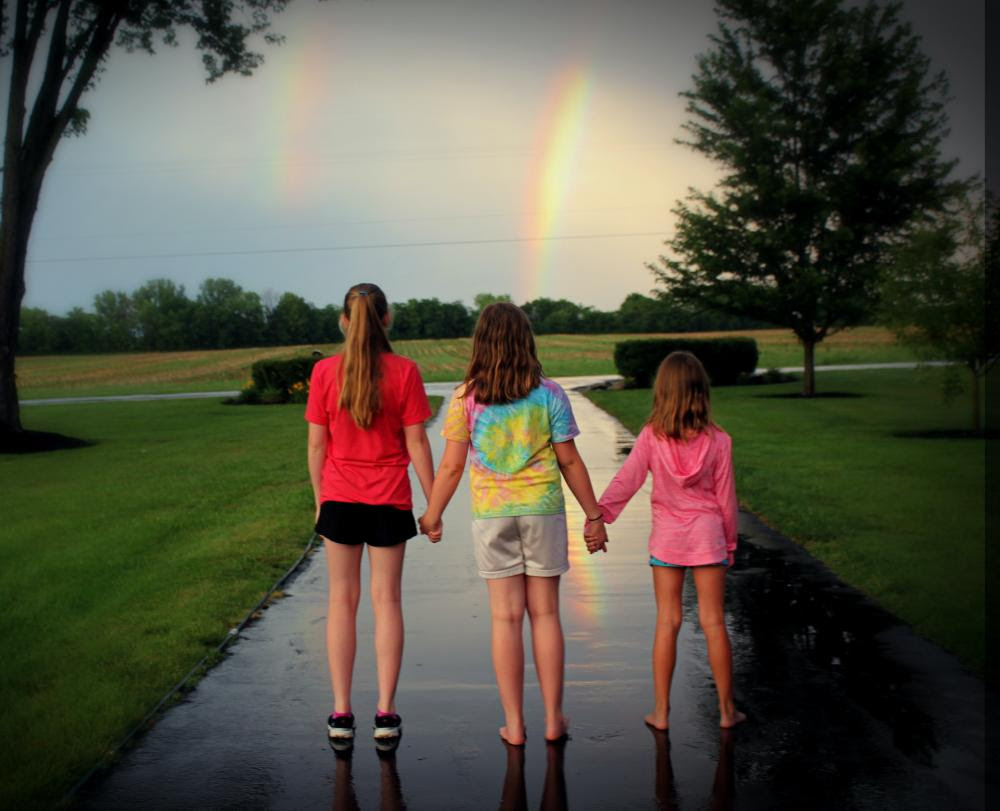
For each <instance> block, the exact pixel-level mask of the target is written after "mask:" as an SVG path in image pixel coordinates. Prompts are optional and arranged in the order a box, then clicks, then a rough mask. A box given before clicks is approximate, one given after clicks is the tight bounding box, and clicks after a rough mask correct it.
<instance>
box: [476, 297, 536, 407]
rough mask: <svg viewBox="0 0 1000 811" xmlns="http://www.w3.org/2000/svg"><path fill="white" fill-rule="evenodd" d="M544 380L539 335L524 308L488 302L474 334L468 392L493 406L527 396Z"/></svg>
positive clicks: (507, 302)
mask: <svg viewBox="0 0 1000 811" xmlns="http://www.w3.org/2000/svg"><path fill="white" fill-rule="evenodd" d="M541 382H542V364H541V363H539V362H538V355H537V354H536V353H535V336H534V333H532V331H531V322H530V321H529V320H528V316H527V315H525V314H524V310H522V309H521V308H520V307H517V306H516V305H514V304H511V303H510V302H509V301H497V302H494V303H493V304H489V305H487V306H486V307H485V308H484V309H483V311H482V313H480V314H479V320H478V321H476V329H475V332H473V334H472V358H471V359H470V360H469V367H468V369H467V370H466V372H465V391H466V392H473V393H474V394H475V397H476V401H477V402H480V403H486V404H487V405H491V404H494V403H512V402H513V401H514V400H520V399H521V398H522V397H526V396H527V395H528V393H529V392H530V391H531V390H532V389H536V388H538V386H539V385H541Z"/></svg>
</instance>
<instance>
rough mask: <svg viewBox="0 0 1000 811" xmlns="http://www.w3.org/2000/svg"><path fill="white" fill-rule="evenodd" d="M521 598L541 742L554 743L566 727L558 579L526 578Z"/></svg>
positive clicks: (563, 650) (563, 649)
mask: <svg viewBox="0 0 1000 811" xmlns="http://www.w3.org/2000/svg"><path fill="white" fill-rule="evenodd" d="M525 595H526V602H527V605H528V619H529V620H530V621H531V648H532V652H533V653H534V655H535V671H536V672H537V674H538V685H539V687H540V688H541V691H542V701H543V702H544V704H545V739H546V740H548V741H554V740H558V739H559V738H561V737H562V736H563V735H565V734H566V728H567V726H568V724H567V722H566V718H565V716H564V715H563V711H562V699H563V671H564V668H565V659H566V653H565V645H564V643H563V630H562V624H561V623H560V621H559V576H558V575H556V576H555V577H526V578H525Z"/></svg>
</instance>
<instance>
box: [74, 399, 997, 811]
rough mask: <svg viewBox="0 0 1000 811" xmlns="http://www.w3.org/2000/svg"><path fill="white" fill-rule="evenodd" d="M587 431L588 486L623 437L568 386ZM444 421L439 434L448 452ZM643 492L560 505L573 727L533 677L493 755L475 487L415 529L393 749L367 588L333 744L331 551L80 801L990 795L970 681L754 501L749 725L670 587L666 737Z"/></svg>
mask: <svg viewBox="0 0 1000 811" xmlns="http://www.w3.org/2000/svg"><path fill="white" fill-rule="evenodd" d="M571 397H572V402H573V407H574V409H575V412H576V414H577V418H578V421H579V423H580V427H581V429H582V431H583V434H582V436H581V437H580V438H579V439H578V445H579V447H580V449H581V452H582V454H583V456H584V459H585V460H586V462H587V464H588V467H589V468H590V471H591V476H592V478H593V480H594V485H595V487H596V488H597V489H598V491H600V490H601V489H603V487H604V485H605V484H606V483H607V482H608V481H609V480H610V478H611V476H612V475H613V474H614V473H615V471H616V470H617V469H618V467H619V465H620V463H621V460H622V458H623V457H622V453H623V452H624V451H623V449H624V448H625V447H627V445H628V443H629V442H630V437H629V436H628V434H627V433H625V432H624V431H623V430H622V429H621V427H620V426H619V424H618V423H617V422H616V421H614V420H613V419H611V418H610V417H608V416H607V415H605V414H604V413H603V412H601V411H600V410H598V409H597V408H595V407H594V406H592V405H590V403H589V402H588V401H586V400H585V399H584V398H582V397H581V396H579V395H576V394H573V395H571ZM437 433H438V431H437V425H436V424H435V425H433V426H432V427H431V429H430V434H431V436H432V442H433V443H434V446H435V453H436V454H437V455H440V448H441V440H440V438H439V437H438V436H437ZM649 486H650V485H649V482H647V484H646V486H645V488H644V491H643V492H642V493H640V494H639V495H638V496H637V497H636V498H635V499H634V500H633V502H632V504H630V505H629V507H628V508H627V509H626V511H625V512H624V513H623V515H622V517H621V518H620V519H619V520H618V522H616V523H615V524H614V525H613V526H612V527H611V528H610V536H611V544H610V546H609V549H610V550H611V551H610V552H609V553H608V554H607V555H595V556H593V557H590V556H588V555H587V554H586V550H585V547H584V545H583V542H582V539H581V537H580V530H581V525H582V516H581V514H580V512H579V510H577V509H575V502H572V498H571V497H568V501H569V502H570V513H569V523H570V528H571V542H570V545H571V563H572V567H573V568H572V570H571V571H570V572H569V573H568V574H567V575H566V576H564V578H563V589H562V605H563V618H564V626H565V630H566V660H567V670H566V676H567V684H566V708H567V712H568V714H569V716H570V717H571V719H572V739H571V740H570V741H569V742H568V743H566V744H565V745H564V746H561V747H554V746H546V745H545V743H544V742H543V741H542V739H541V733H540V730H541V726H542V709H541V701H540V698H539V696H538V691H537V685H536V683H535V681H534V676H533V672H532V671H531V669H530V655H529V657H528V661H529V670H528V673H527V685H526V713H527V724H528V743H527V745H526V747H525V748H524V749H523V750H518V749H513V748H508V747H505V746H504V745H503V744H502V743H501V741H500V740H499V738H498V737H497V732H496V730H497V727H498V726H499V724H500V723H501V716H500V707H499V701H498V699H497V694H496V687H495V683H494V680H493V672H492V666H491V663H490V651H489V612H488V603H487V598H486V588H485V586H484V585H483V583H482V581H481V580H480V579H479V577H478V576H477V574H476V570H475V563H474V560H473V555H472V550H471V546H470V542H469V535H468V526H469V505H468V489H467V486H466V485H464V484H463V486H462V488H461V489H460V490H459V492H458V493H457V494H456V497H455V499H454V500H453V502H452V506H451V507H449V510H448V512H447V514H446V516H445V538H444V540H443V542H442V543H441V544H439V545H437V546H432V545H431V544H430V543H428V542H427V541H426V539H424V538H417V539H414V540H413V541H410V544H409V547H408V550H407V562H406V569H405V572H404V601H405V605H404V610H405V616H406V624H407V637H406V653H405V657H404V664H403V673H402V677H401V682H400V691H399V697H398V705H399V709H400V712H401V713H402V715H403V719H404V735H403V739H402V742H401V744H400V746H399V748H398V750H397V751H396V752H395V753H392V754H389V755H388V756H385V755H380V754H379V753H377V752H376V750H375V748H374V746H373V745H372V743H371V740H370V739H369V738H368V737H367V726H366V724H367V722H368V721H369V719H368V716H370V715H371V714H372V713H373V712H374V708H375V707H374V700H375V692H374V685H373V682H374V678H373V674H374V655H373V652H372V646H371V640H372V621H371V612H370V608H368V606H367V604H366V603H365V599H366V598H365V597H364V596H363V598H362V600H363V601H362V607H361V609H360V611H359V640H358V658H357V664H356V670H355V693H354V708H355V712H356V714H357V715H358V717H359V730H358V732H359V735H358V740H357V744H356V746H355V748H354V751H353V753H352V754H351V755H349V756H346V757H338V756H336V755H335V754H334V752H333V751H331V749H330V748H329V746H328V745H327V741H326V732H325V720H326V715H327V713H328V712H329V710H330V705H331V700H330V694H329V689H330V688H329V680H328V677H327V669H326V659H325V641H324V621H325V611H326V602H325V597H326V573H325V565H324V561H323V553H322V551H320V552H318V553H317V554H316V555H315V556H314V557H313V558H312V559H311V560H310V562H309V563H308V564H306V565H305V566H304V568H303V569H302V571H301V572H300V573H299V575H298V576H297V578H296V579H295V580H294V581H293V582H292V583H291V584H290V585H289V586H288V587H287V589H286V593H287V597H286V599H283V600H280V601H278V602H276V603H275V604H273V605H272V606H271V607H270V608H269V609H268V610H267V611H266V612H265V613H264V616H263V618H262V619H261V620H260V621H258V622H257V623H255V624H253V625H251V626H250V627H248V628H247V629H246V630H245V631H244V633H243V634H242V637H241V640H240V641H239V642H238V643H237V644H236V645H235V646H233V647H232V648H231V649H230V654H229V656H228V657H227V658H226V659H225V660H224V661H223V662H222V663H221V664H220V665H219V666H218V667H216V668H215V669H214V670H213V671H212V672H211V673H210V674H209V675H208V676H207V677H206V678H205V679H204V680H203V681H202V682H201V683H200V684H199V685H198V687H197V689H195V690H194V691H193V692H192V693H191V694H190V695H189V696H188V697H187V698H186V699H185V700H184V701H183V702H182V703H181V704H179V705H178V706H176V707H174V708H173V709H172V710H170V711H169V712H168V713H167V714H166V716H165V717H164V718H163V719H161V720H160V721H159V722H158V723H157V725H156V726H155V727H154V728H153V729H152V731H151V732H150V733H149V734H147V735H146V736H145V737H144V738H143V739H141V740H140V741H139V743H138V744H137V745H136V746H135V747H134V748H133V749H132V750H131V751H130V752H128V753H127V754H126V755H125V756H124V757H123V758H122V760H121V761H120V763H119V764H118V765H117V766H116V767H115V768H114V769H113V770H112V771H111V772H110V773H108V774H107V775H105V776H104V777H102V778H99V779H97V780H95V781H93V783H92V785H91V786H89V787H88V788H87V789H86V790H85V791H84V792H83V793H82V794H81V795H80V796H79V798H78V799H79V802H80V804H81V805H82V806H83V807H87V808H95V809H113V808H137V809H138V808H142V809H157V808H163V809H175V808H198V809H216V808H219V809H222V808H232V809H254V808H283V809H284V808H287V809H310V808H331V807H333V808H335V809H340V808H343V809H352V808H362V809H374V808H383V809H391V808H403V807H406V808H410V809H451V808H455V809H466V808H467V809H483V808H496V807H500V808H509V809H513V808H527V807H536V806H537V807H542V808H547V809H548V808H573V809H632V808H683V809H698V808H745V809H774V808H794V809H818V808H831V809H851V808H859V809H895V808H900V809H903V808H905V809H949V810H951V809H979V808H983V807H985V786H984V781H985V773H986V769H985V754H984V749H985V723H984V701H985V699H984V688H983V684H982V682H981V681H980V680H979V679H977V678H974V677H973V676H970V675H969V674H968V673H967V672H966V671H964V670H963V668H962V667H961V666H960V665H959V664H958V663H957V661H956V660H955V659H954V658H952V657H951V656H949V655H948V654H945V653H944V652H942V651H941V650H940V649H938V648H936V647H935V646H933V645H931V644H930V643H928V642H925V641H923V640H922V639H920V638H919V637H917V636H916V635H914V634H913V633H912V632H911V631H910V630H909V629H908V628H907V627H906V626H903V625H901V624H900V623H899V622H898V621H896V620H894V619H893V618H892V617H891V616H889V615H888V614H886V613H885V612H883V611H881V610H880V609H879V608H877V607H876V606H874V605H872V604H871V603H870V602H869V601H867V600H866V599H864V598H863V597H861V596H860V595H859V594H858V593H857V592H855V591H853V590H852V589H849V588H847V587H844V586H843V585H841V584H840V583H838V581H836V580H835V579H834V578H832V577H831V576H830V575H829V573H828V572H827V571H826V570H825V569H824V568H823V567H822V566H821V565H819V564H818V563H816V562H815V561H814V560H813V559H812V558H810V557H809V556H808V555H806V554H805V553H804V552H802V551H801V550H799V549H798V548H797V547H794V546H793V545H791V544H790V543H789V542H788V541H787V540H785V539H783V538H781V537H780V536H778V535H776V534H775V533H772V532H770V531H769V530H768V529H767V528H766V527H764V526H762V525H761V524H760V523H759V522H758V521H757V520H756V519H754V518H753V517H752V516H749V515H743V516H742V518H741V532H742V533H743V534H744V536H745V537H744V539H743V541H742V542H741V549H740V551H739V554H738V557H737V565H736V567H735V568H734V570H733V571H732V572H731V575H730V585H729V594H728V606H729V610H730V612H729V613H730V620H729V627H730V631H731V634H732V640H733V651H734V660H735V682H736V695H737V699H738V702H739V705H740V706H741V707H742V708H743V709H744V710H745V711H746V712H747V714H748V716H749V721H748V722H747V723H746V724H745V725H743V726H742V727H740V728H738V729H736V730H734V731H733V732H732V733H726V734H722V733H720V730H719V729H718V727H717V723H718V720H717V709H716V706H715V692H714V689H713V686H712V681H711V675H710V672H709V669H708V665H707V661H706V658H705V653H704V640H703V638H702V637H701V634H700V631H699V629H698V627H697V618H696V608H695V604H694V594H693V589H691V588H690V583H689V584H688V586H689V588H687V589H686V591H685V605H686V608H687V612H686V613H687V618H686V622H685V624H684V627H683V629H682V631H681V638H680V654H679V661H678V669H677V675H676V677H675V681H674V691H673V694H672V707H673V714H672V717H671V730H670V732H669V734H657V733H654V732H652V731H651V730H650V729H648V728H647V727H646V726H645V725H644V724H643V722H642V716H643V714H644V713H645V712H647V711H648V710H649V709H650V695H651V686H650V673H649V659H650V646H651V640H652V631H653V623H654V601H653V594H652V587H651V582H650V580H651V578H650V574H649V570H648V566H647V565H646V559H647V556H646V551H645V550H646V536H647V533H648V529H649V508H648V489H649Z"/></svg>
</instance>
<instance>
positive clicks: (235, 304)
mask: <svg viewBox="0 0 1000 811" xmlns="http://www.w3.org/2000/svg"><path fill="white" fill-rule="evenodd" d="M264 327H265V324H264V305H263V304H261V300H260V296H259V295H258V294H257V293H254V292H251V291H248V290H244V289H243V288H242V287H240V286H239V285H238V284H236V282H234V281H233V280H232V279H205V281H203V282H202V283H201V287H200V288H199V290H198V297H197V298H196V299H195V308H194V325H193V328H194V339H195V341H196V342H197V343H198V345H200V346H202V347H206V348H210V349H229V348H231V347H236V346H259V345H260V344H261V343H263V341H264Z"/></svg>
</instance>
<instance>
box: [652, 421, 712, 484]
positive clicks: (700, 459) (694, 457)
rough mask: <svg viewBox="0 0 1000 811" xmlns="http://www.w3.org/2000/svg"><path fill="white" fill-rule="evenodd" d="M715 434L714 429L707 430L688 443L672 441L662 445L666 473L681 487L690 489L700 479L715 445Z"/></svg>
mask: <svg viewBox="0 0 1000 811" xmlns="http://www.w3.org/2000/svg"><path fill="white" fill-rule="evenodd" d="M715 434H716V432H715V429H714V428H708V429H707V430H705V431H702V432H701V433H700V434H698V436H696V437H695V438H694V439H692V440H690V441H688V442H684V441H679V440H674V441H670V442H666V443H664V444H665V445H666V452H665V453H664V461H665V463H666V467H667V471H668V472H669V473H670V475H671V476H672V477H673V479H674V481H676V482H677V483H678V484H679V485H680V486H681V487H690V486H691V485H692V484H694V483H695V482H696V481H697V480H698V479H700V478H701V475H702V471H703V470H704V469H705V464H706V463H707V462H708V460H709V458H710V457H711V451H712V447H713V446H714V445H715Z"/></svg>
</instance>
